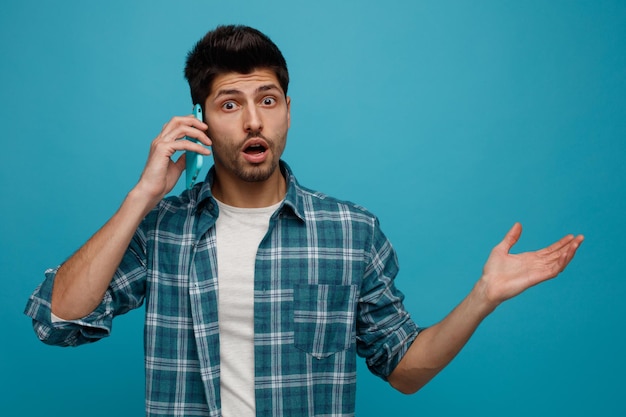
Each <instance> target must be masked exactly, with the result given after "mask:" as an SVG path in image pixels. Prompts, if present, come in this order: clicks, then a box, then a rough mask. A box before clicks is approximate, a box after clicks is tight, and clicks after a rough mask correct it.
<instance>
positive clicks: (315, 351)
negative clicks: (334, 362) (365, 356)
mask: <svg viewBox="0 0 626 417" xmlns="http://www.w3.org/2000/svg"><path fill="white" fill-rule="evenodd" d="M357 292H358V287H357V286H356V285H306V284H303V285H297V286H296V287H295V288H294V307H293V326H294V345H295V347H296V348H298V349H300V350H303V351H305V352H307V353H309V354H311V355H312V356H314V357H316V358H318V359H320V358H325V357H328V356H330V355H332V354H334V353H336V352H340V351H342V350H345V349H348V348H349V347H350V346H351V345H352V344H353V343H354V342H355V338H356V330H355V329H356V323H355V315H356V300H357Z"/></svg>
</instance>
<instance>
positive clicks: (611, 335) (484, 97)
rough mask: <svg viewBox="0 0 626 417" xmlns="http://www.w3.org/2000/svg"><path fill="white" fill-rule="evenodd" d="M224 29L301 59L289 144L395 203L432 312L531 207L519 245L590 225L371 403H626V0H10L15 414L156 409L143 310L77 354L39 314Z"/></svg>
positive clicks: (1, 49) (4, 407) (422, 296)
mask: <svg viewBox="0 0 626 417" xmlns="http://www.w3.org/2000/svg"><path fill="white" fill-rule="evenodd" d="M222 23H244V24H249V25H252V26H255V27H257V28H259V29H261V30H262V31H264V32H266V33H267V34H268V35H269V36H270V37H272V39H273V40H274V41H275V42H276V43H277V44H278V45H279V47H281V49H282V50H283V53H284V54H285V56H286V58H287V61H288V64H289V68H290V73H291V77H292V83H291V85H290V90H289V93H290V95H291V97H292V129H291V131H290V135H289V145H288V148H287V152H286V155H285V159H286V160H287V161H288V162H289V163H290V165H291V166H292V167H293V168H294V170H295V172H296V174H297V176H298V177H299V179H300V181H301V182H302V183H304V184H306V185H308V186H310V187H312V188H316V189H319V190H322V191H324V192H326V193H328V194H331V195H335V196H338V197H342V198H345V199H350V200H353V201H356V202H358V203H359V204H361V205H364V206H366V207H368V208H369V209H370V210H372V211H373V212H375V213H376V214H377V215H378V216H379V217H380V219H381V224H382V227H383V230H384V231H385V232H386V234H387V235H388V236H389V238H390V239H391V241H392V242H393V244H394V246H395V247H396V249H397V251H398V253H399V257H400V264H401V275H400V276H399V278H398V285H399V286H400V288H401V289H402V290H403V291H404V292H405V294H406V295H407V301H406V304H407V307H408V309H409V310H410V311H411V312H412V314H413V316H414V317H415V318H416V320H417V321H418V322H419V323H420V324H422V325H428V324H433V323H435V322H436V321H438V320H440V319H441V318H442V317H443V316H444V315H445V314H446V313H447V312H448V311H449V310H451V309H452V308H453V307H454V306H455V305H456V304H457V303H458V302H459V301H460V300H461V299H462V297H463V296H464V295H465V294H466V293H467V292H468V291H469V290H470V289H471V287H472V285H473V284H474V282H475V281H476V279H477V278H478V277H479V276H480V273H481V268H482V265H483V263H484V261H485V259H486V258H487V256H488V254H489V251H490V250H491V248H492V247H493V246H494V245H495V244H497V243H498V242H499V241H500V240H501V238H502V236H503V235H504V233H505V232H506V231H507V230H508V229H509V227H510V226H511V225H512V224H513V222H515V221H520V222H522V224H523V225H524V228H525V229H524V234H523V236H522V239H521V241H520V242H519V244H518V245H517V246H516V247H515V251H523V250H531V249H537V248H540V247H543V246H545V245H546V244H548V243H551V242H552V241H554V240H556V239H557V238H559V237H561V236H562V235H564V234H566V233H570V232H571V233H583V234H585V236H586V241H585V243H584V244H583V246H582V248H581V250H580V252H579V254H578V255H577V257H576V259H574V261H573V263H572V264H571V265H570V267H569V269H568V270H567V271H566V272H565V273H564V274H562V275H561V276H560V277H559V278H558V279H556V280H553V281H550V282H548V283H545V284H543V285H541V286H539V287H536V288H532V289H531V290H529V291H528V292H526V293H524V294H522V295H521V296H519V297H518V298H516V299H514V300H511V301H509V302H508V303H507V304H505V305H502V306H501V307H500V308H499V309H498V310H497V311H496V312H495V313H494V314H493V315H492V316H491V317H489V318H488V319H487V320H486V321H485V322H484V323H483V324H482V325H481V327H480V328H479V329H478V331H477V332H476V334H475V335H474V337H473V338H472V340H471V341H470V342H469V343H468V345H467V346H466V348H465V349H464V350H463V351H462V353H461V354H460V355H459V356H458V357H457V358H456V359H455V360H454V361H453V363H452V364H451V365H450V366H449V367H448V368H446V369H445V370H444V371H443V372H442V373H441V374H440V375H439V376H437V377H436V378H435V379H434V380H433V381H432V382H431V383H430V384H429V385H428V386H426V387H425V388H424V389H423V390H422V391H420V392H419V393H418V394H416V395H414V396H403V395H402V394H399V393H396V392H395V391H393V390H392V389H391V388H390V387H388V386H387V385H386V384H385V383H384V382H382V381H381V380H379V379H377V378H375V377H373V376H371V375H370V374H369V373H368V372H367V370H366V368H365V366H361V368H360V369H359V372H360V374H359V384H358V394H357V415H360V416H380V415H420V416H457V415H481V416H484V417H487V416H501V415H506V416H527V415H534V416H552V415H567V416H588V415H601V416H623V415H626V406H625V404H624V401H623V392H624V388H626V384H625V382H626V376H625V375H626V360H625V359H624V352H626V338H625V332H624V330H625V328H624V318H625V317H626V315H625V312H626V311H625V310H626V307H625V305H626V303H624V301H623V299H624V296H625V295H626V282H625V279H624V278H625V277H624V270H625V268H624V267H625V262H626V256H624V253H625V252H626V243H625V242H626V240H625V239H624V236H625V234H626V233H625V231H626V230H625V227H624V226H625V222H626V221H625V219H626V216H625V207H626V187H625V179H626V168H625V167H624V161H623V160H624V157H625V156H626V141H625V139H626V2H624V1H602V0H601V1H476V2H465V1H408V0H406V1H396V0H387V1H384V2H382V1H381V2H373V1H371V2H367V1H363V2H360V1H359V2H357V1H318V2H315V3H313V2H296V1H267V2H244V1H229V2H217V1H202V2H201V1H186V2H169V1H149V2H148V1H144V2H140V1H134V2H130V1H120V0H117V1H107V2H97V3H96V2H83V1H64V2H55V1H27V2H24V1H17V0H12V1H5V2H4V3H3V6H2V8H1V13H0V35H1V36H0V53H1V57H2V59H1V61H0V83H1V84H0V85H1V88H0V91H1V92H2V100H1V103H0V118H1V124H0V126H1V129H2V139H1V140H2V152H3V155H2V162H1V163H0V175H1V176H0V180H1V183H0V185H1V190H2V204H1V205H0V224H1V231H0V239H1V241H0V262H1V264H2V272H3V276H2V280H3V290H2V291H1V292H0V309H1V310H0V312H1V315H2V318H3V320H2V322H3V326H2V341H1V343H0V346H1V347H0V364H1V370H0V381H1V383H2V387H3V388H2V390H0V414H2V415H25V416H40V415H46V416H60V415H63V416H83V415H90V416H109V415H113V414H115V415H129V416H130V415H142V414H143V412H144V411H143V407H144V403H143V401H144V380H143V356H142V319H143V313H142V311H135V312H132V313H129V314H128V315H127V316H124V317H120V318H119V319H118V320H117V321H116V323H115V326H114V330H113V334H112V337H110V338H108V339H107V340H103V341H101V342H99V343H96V344H94V345H90V346H84V347H81V348H78V349H72V348H68V349H61V348H54V347H49V346H45V345H44V344H42V343H40V342H38V341H37V339H36V337H35V336H34V334H33V333H32V330H31V326H30V321H29V319H28V318H27V317H26V316H24V315H23V314H22V310H23V308H24V305H25V303H26V300H27V298H28V295H29V294H30V293H31V291H32V290H33V289H34V288H35V286H36V285H37V284H38V283H39V282H40V281H41V280H42V279H43V271H44V269H45V268H47V267H49V266H54V265H56V264H57V263H59V262H61V261H62V260H63V259H65V258H66V257H67V256H69V255H70V254H71V253H72V252H73V251H74V250H75V249H76V248H78V246H79V245H80V244H82V243H83V242H84V241H85V240H86V239H87V238H88V237H89V236H90V235H91V234H92V233H93V232H95V230H97V228H98V227H99V226H100V225H102V224H103V223H104V222H105V221H106V219H107V218H108V217H109V216H110V215H111V214H112V213H113V212H114V211H115V210H116V208H117V207H118V205H119V204H120V202H121V201H122V199H123V198H124V196H125V194H126V193H127V191H128V190H129V189H130V188H131V187H132V186H133V185H134V183H135V182H136V180H137V179H138V176H139V174H140V172H141V169H142V167H143V164H144V161H145V159H146V156H147V151H148V146H149V143H150V141H151V140H152V138H153V137H154V136H156V134H157V133H158V132H159V131H160V128H161V126H162V125H163V124H164V123H165V122H166V121H167V120H169V118H170V117H172V116H173V115H178V114H188V113H190V111H191V103H190V99H189V93H188V87H187V85H186V83H185V81H184V78H183V75H182V71H183V65H184V59H185V55H186V53H187V51H188V50H189V49H190V48H191V46H192V45H193V44H194V43H195V42H196V41H197V40H198V39H199V38H200V37H201V36H202V35H203V34H204V33H205V32H206V31H207V30H209V29H211V28H213V27H214V26H216V25H217V24H222ZM181 188H182V187H181V185H180V184H179V186H178V187H177V189H176V191H180V190H181Z"/></svg>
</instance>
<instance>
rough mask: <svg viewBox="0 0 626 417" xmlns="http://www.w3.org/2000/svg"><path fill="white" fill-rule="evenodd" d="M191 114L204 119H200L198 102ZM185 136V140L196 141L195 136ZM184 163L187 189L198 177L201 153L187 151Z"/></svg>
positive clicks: (200, 112)
mask: <svg viewBox="0 0 626 417" xmlns="http://www.w3.org/2000/svg"><path fill="white" fill-rule="evenodd" d="M193 115H194V116H196V119H198V120H200V121H201V122H203V121H204V120H202V107H200V105H199V104H196V105H195V106H193ZM186 138H187V140H191V141H193V142H198V140H197V139H196V138H190V137H189V136H186ZM186 163H187V166H186V168H185V171H186V173H187V189H188V190H189V189H191V187H193V185H194V184H195V183H196V179H198V174H199V173H200V170H201V169H202V155H200V154H198V153H197V152H192V151H187V156H186Z"/></svg>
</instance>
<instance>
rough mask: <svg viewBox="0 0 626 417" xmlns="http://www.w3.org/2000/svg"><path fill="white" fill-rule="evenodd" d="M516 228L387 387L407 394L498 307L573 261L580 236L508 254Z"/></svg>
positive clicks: (404, 360) (405, 359) (411, 351)
mask: <svg viewBox="0 0 626 417" xmlns="http://www.w3.org/2000/svg"><path fill="white" fill-rule="evenodd" d="M521 233H522V227H521V225H520V224H519V223H516V224H515V225H514V226H513V228H512V229H511V230H510V231H509V232H508V233H507V234H506V236H505V238H504V240H503V241H502V242H500V243H499V244H498V245H497V246H496V247H495V248H494V249H493V250H492V251H491V254H490V256H489V259H488V260H487V262H486V264H485V267H484V269H483V275H482V276H481V278H480V279H479V280H478V282H477V283H476V285H475V286H474V288H473V289H472V291H471V292H470V293H469V295H468V296H467V297H466V298H465V299H464V300H463V301H462V302H461V303H460V304H459V305H458V306H457V307H456V308H455V309H454V310H453V311H452V312H451V313H450V314H449V315H448V316H447V317H446V318H445V319H443V320H442V321H441V322H439V323H437V324H436V325H434V326H432V327H430V328H428V329H426V330H424V331H422V332H421V333H420V334H419V335H418V337H417V338H416V339H415V341H414V342H413V344H412V345H411V347H410V348H409V350H408V352H407V353H406V355H405V356H404V357H403V358H402V360H401V361H400V363H399V364H398V366H397V367H396V369H395V370H394V371H393V372H392V373H391V375H390V376H389V378H388V379H389V383H390V384H391V385H392V386H393V387H394V388H396V389H398V390H399V391H401V392H404V393H413V392H416V391H417V390H419V389H420V388H421V387H422V386H424V385H425V384H426V383H427V382H428V381H430V380H431V379H432V378H433V377H434V376H435V375H436V374H437V373H438V372H439V371H441V370H442V369H443V368H444V367H445V366H446V365H447V364H448V363H449V362H450V361H451V360H452V359H453V358H454V357H455V356H456V355H457V354H458V353H459V351H460V350H461V349H462V348H463V346H464V345H465V343H467V341H468V340H469V338H470V337H471V335H472V334H473V333H474V331H475V330H476V328H477V327H478V325H479V324H480V323H481V321H482V320H483V319H484V318H485V317H487V315H489V314H490V313H491V312H492V311H493V310H495V309H496V307H497V306H498V305H500V303H502V302H503V301H505V300H508V299H509V298H512V297H514V296H516V295H518V294H520V293H521V292H523V291H524V290H526V289H528V288H530V287H532V286H534V285H537V284H539V283H541V282H543V281H546V280H548V279H551V278H554V277H556V276H557V275H558V274H559V273H560V272H561V271H563V270H564V269H565V267H566V266H567V264H568V263H569V262H570V261H571V260H572V258H573V257H574V255H575V253H576V250H577V249H578V247H579V246H580V244H581V243H582V241H583V237H582V236H577V237H574V236H572V235H568V236H565V237H564V238H562V239H561V240H559V241H558V242H556V243H554V244H552V245H550V246H549V247H547V248H544V249H541V250H539V251H536V252H526V253H521V254H518V255H514V254H510V253H509V251H510V250H511V248H512V247H513V245H514V244H515V243H516V242H517V241H518V239H519V237H520V235H521Z"/></svg>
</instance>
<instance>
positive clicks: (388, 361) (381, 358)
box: [357, 220, 422, 380]
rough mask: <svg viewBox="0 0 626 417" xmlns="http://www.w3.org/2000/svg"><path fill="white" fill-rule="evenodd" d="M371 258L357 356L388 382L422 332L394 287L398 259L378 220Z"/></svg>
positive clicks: (362, 297)
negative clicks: (361, 357) (363, 358)
mask: <svg viewBox="0 0 626 417" xmlns="http://www.w3.org/2000/svg"><path fill="white" fill-rule="evenodd" d="M369 258H370V259H369V264H368V265H367V268H366V270H365V274H364V279H363V284H362V288H361V295H360V298H359V306H358V314H357V317H358V318H357V352H358V354H359V355H360V356H363V357H365V358H366V363H367V366H368V368H369V369H370V371H371V372H372V373H373V374H374V375H377V376H379V377H381V378H383V379H384V380H387V377H388V376H389V375H390V374H391V372H392V371H393V370H394V369H395V368H396V366H397V365H398V363H399V362H400V360H401V359H402V357H403V356H404V354H405V353H406V352H407V350H408V349H409V347H410V346H411V343H413V340H415V338H416V337H417V334H418V333H419V332H420V331H421V330H422V329H421V328H419V327H418V326H417V325H416V324H415V323H414V322H413V320H412V319H411V317H410V315H409V313H408V312H407V311H406V310H405V308H404V304H403V300H404V294H402V292H400V290H398V289H397V288H396V287H395V285H394V279H395V277H396V275H397V273H398V269H399V267H398V259H397V256H396V253H395V250H394V249H393V247H392V246H391V243H390V242H389V240H387V238H386V237H385V235H384V234H383V233H382V231H381V230H380V227H379V224H378V220H375V222H374V225H373V234H372V241H371V247H370V251H369Z"/></svg>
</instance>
